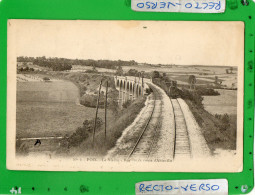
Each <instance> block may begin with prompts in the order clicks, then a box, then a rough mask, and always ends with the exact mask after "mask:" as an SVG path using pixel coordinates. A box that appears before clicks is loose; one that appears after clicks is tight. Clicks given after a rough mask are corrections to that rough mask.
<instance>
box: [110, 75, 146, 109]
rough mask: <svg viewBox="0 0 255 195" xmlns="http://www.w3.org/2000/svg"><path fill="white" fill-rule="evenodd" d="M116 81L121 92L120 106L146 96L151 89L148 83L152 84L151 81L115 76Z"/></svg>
mask: <svg viewBox="0 0 255 195" xmlns="http://www.w3.org/2000/svg"><path fill="white" fill-rule="evenodd" d="M114 81H115V86H116V89H117V90H118V91H119V105H122V104H123V103H125V102H126V101H127V100H134V99H136V98H138V97H140V96H143V95H145V94H146V90H147V89H149V87H148V85H147V83H149V82H151V80H150V79H146V78H141V77H132V76H115V77H114Z"/></svg>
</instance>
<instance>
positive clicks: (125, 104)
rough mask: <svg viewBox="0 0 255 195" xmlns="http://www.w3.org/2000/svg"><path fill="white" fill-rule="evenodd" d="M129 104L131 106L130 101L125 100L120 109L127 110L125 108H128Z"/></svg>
mask: <svg viewBox="0 0 255 195" xmlns="http://www.w3.org/2000/svg"><path fill="white" fill-rule="evenodd" d="M131 104H132V101H131V100H127V101H126V102H125V103H123V104H122V107H123V108H127V107H129V106H130V105H131Z"/></svg>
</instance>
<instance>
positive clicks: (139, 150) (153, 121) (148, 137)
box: [128, 86, 162, 160]
mask: <svg viewBox="0 0 255 195" xmlns="http://www.w3.org/2000/svg"><path fill="white" fill-rule="evenodd" d="M150 87H151V89H152V90H153V94H154V104H153V109H152V112H151V114H150V116H149V118H148V120H147V122H146V124H145V126H144V128H143V130H142V133H141V134H140V136H139V138H138V140H137V142H136V144H135V146H134V147H133V149H132V150H131V152H130V153H129V155H128V159H129V160H132V159H134V158H145V159H146V158H147V159H148V158H149V157H150V155H151V151H152V149H153V148H154V146H155V139H156V137H157V135H156V134H157V132H158V130H159V129H160V126H161V119H160V117H161V114H162V103H161V100H160V99H161V95H160V93H159V92H158V91H157V89H156V88H154V87H152V86H150Z"/></svg>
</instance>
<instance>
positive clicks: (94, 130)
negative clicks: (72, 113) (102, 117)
mask: <svg viewBox="0 0 255 195" xmlns="http://www.w3.org/2000/svg"><path fill="white" fill-rule="evenodd" d="M101 86H102V80H101V81H100V85H99V90H98V97H97V107H96V117H95V123H94V129H93V139H92V147H93V148H94V141H95V133H96V126H97V113H98V107H99V100H100V91H101Z"/></svg>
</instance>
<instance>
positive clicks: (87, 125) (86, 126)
mask: <svg viewBox="0 0 255 195" xmlns="http://www.w3.org/2000/svg"><path fill="white" fill-rule="evenodd" d="M102 124H103V121H102V119H101V118H97V123H96V130H98V129H99V130H100V128H101V126H102ZM94 125H95V119H92V120H85V121H84V122H83V126H82V127H78V128H77V129H76V131H75V132H74V133H73V134H72V135H71V136H70V137H69V138H68V139H67V141H68V147H74V146H79V145H80V144H81V143H82V142H83V141H84V140H86V139H87V138H88V137H90V135H91V134H92V133H93V129H94Z"/></svg>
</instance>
